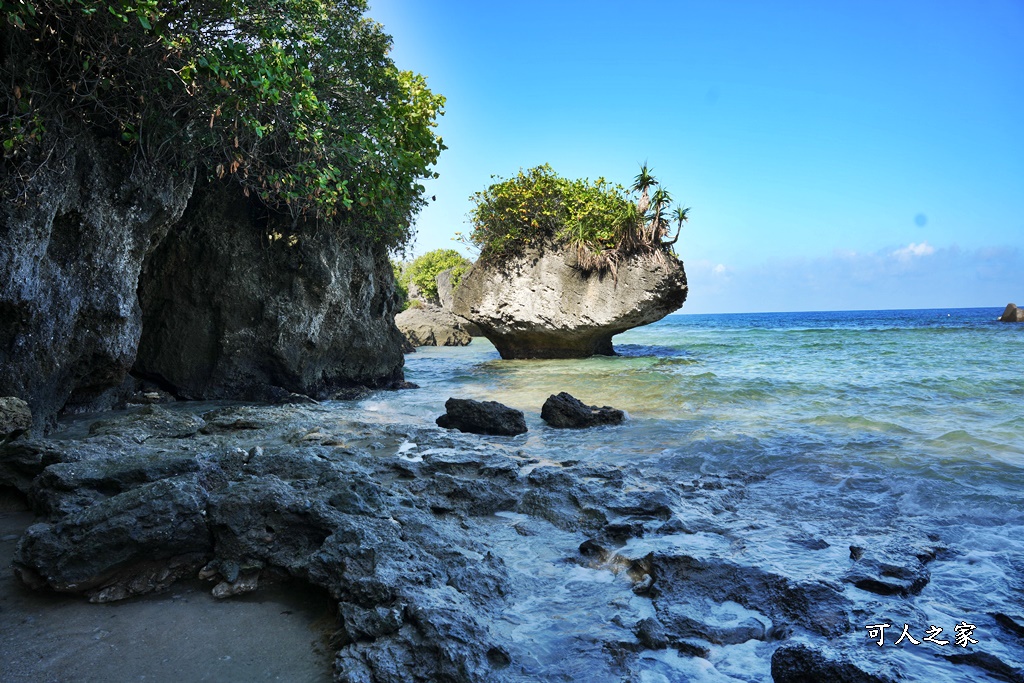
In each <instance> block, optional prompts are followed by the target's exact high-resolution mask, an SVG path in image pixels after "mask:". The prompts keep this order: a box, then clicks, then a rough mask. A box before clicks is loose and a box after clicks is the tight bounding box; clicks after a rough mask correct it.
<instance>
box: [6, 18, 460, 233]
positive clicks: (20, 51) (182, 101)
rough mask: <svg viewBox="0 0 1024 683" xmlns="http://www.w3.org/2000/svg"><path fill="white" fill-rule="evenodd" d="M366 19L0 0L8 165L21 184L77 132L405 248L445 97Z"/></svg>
mask: <svg viewBox="0 0 1024 683" xmlns="http://www.w3.org/2000/svg"><path fill="white" fill-rule="evenodd" d="M365 11H366V3H365V0H265V1H264V2H259V3H252V2H243V1H242V0H190V1H189V2H169V1H165V0H113V1H111V0H105V1H102V0H13V1H10V0H2V1H0V16H2V19H3V24H2V28H0V31H2V32H3V35H2V40H0V49H2V51H3V54H2V58H3V64H2V67H0V71H2V73H0V75H2V76H3V78H4V79H5V81H7V82H9V83H10V84H11V89H10V92H9V93H7V94H6V95H5V100H4V103H3V104H4V109H3V110H2V111H0V117H2V118H0V139H2V144H3V148H4V161H5V166H9V167H12V168H13V167H16V168H17V169H18V170H19V173H20V174H21V176H22V177H23V176H24V175H25V173H30V172H31V171H32V169H33V168H34V166H33V163H35V164H36V166H38V164H41V163H42V161H41V160H45V159H46V158H47V152H48V151H49V149H51V147H48V145H53V144H55V143H56V141H57V139H58V138H59V134H58V133H59V132H60V131H67V130H71V129H73V126H74V125H76V124H84V125H86V126H88V127H90V128H91V129H92V130H93V131H96V132H99V133H101V134H105V135H109V136H111V137H116V138H117V139H119V140H121V141H122V143H123V144H124V145H125V146H127V147H129V148H130V149H131V150H132V151H133V152H134V153H135V155H136V158H137V160H142V161H145V162H147V163H152V164H157V165H166V166H171V165H174V164H178V165H180V164H188V163H195V162H198V163H199V164H200V165H201V166H203V167H205V168H206V170H207V171H208V172H209V173H210V174H211V175H215V176H218V177H222V178H230V179H233V180H235V181H237V182H238V183H240V184H241V185H242V186H243V188H244V191H245V192H246V193H247V194H248V193H253V192H254V193H256V194H257V195H258V196H259V197H260V198H261V199H262V200H263V201H264V202H265V203H266V204H268V205H270V206H274V207H287V208H289V209H290V210H291V211H292V212H293V213H296V214H307V215H309V214H311V215H315V216H317V217H320V218H325V219H330V220H332V221H334V222H335V223H336V224H339V225H340V224H346V225H350V226H356V227H361V228H364V231H365V232H367V233H368V234H370V235H372V236H373V237H374V238H375V239H376V240H378V241H383V242H385V243H387V244H388V245H389V246H392V247H398V246H401V245H402V244H404V242H405V241H406V240H407V239H408V238H409V237H410V231H411V228H410V221H411V218H412V216H413V214H414V213H415V212H416V211H417V210H418V209H419V208H420V207H421V206H422V204H423V198H422V193H423V190H424V188H423V186H422V185H421V184H420V180H421V179H423V178H425V177H428V176H430V175H432V172H431V171H430V167H431V166H432V164H433V163H434V162H435V161H436V159H437V157H438V154H439V153H440V152H441V150H442V149H444V145H443V143H442V141H441V139H440V138H439V137H437V135H436V134H435V132H434V126H435V121H436V119H437V117H438V116H440V115H442V114H443V106H444V98H443V97H441V96H439V95H436V94H434V93H432V92H431V91H430V90H429V89H428V88H427V85H426V81H425V79H424V78H423V77H422V76H420V75H417V74H414V73H412V72H405V71H399V70H398V69H397V68H396V67H395V66H394V64H393V62H392V61H391V59H390V57H389V56H388V52H389V50H390V45H391V39H390V37H389V36H388V35H387V34H385V33H384V32H383V29H382V27H381V26H380V25H379V24H377V23H376V22H374V21H372V20H371V19H369V18H366V17H365V16H364V12H365ZM12 165H13V166H12ZM8 170H9V169H8ZM13 180H17V178H13ZM4 181H12V178H9V177H8V178H4ZM5 184H6V185H8V187H5V188H4V189H5V190H9V189H10V185H11V183H10V182H6V183H5Z"/></svg>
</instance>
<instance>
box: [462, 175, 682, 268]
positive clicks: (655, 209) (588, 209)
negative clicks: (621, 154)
mask: <svg viewBox="0 0 1024 683" xmlns="http://www.w3.org/2000/svg"><path fill="white" fill-rule="evenodd" d="M657 184H658V182H657V180H655V179H654V177H653V176H652V175H651V174H650V171H649V169H648V168H647V166H646V164H645V165H644V166H642V167H641V170H640V174H638V175H637V177H636V180H635V181H634V184H633V186H632V187H631V188H629V189H627V188H625V187H623V186H622V185H617V184H613V183H610V182H608V181H607V180H605V179H604V178H598V179H597V180H596V181H593V182H592V181H590V180H588V179H583V180H570V179H567V178H562V177H561V176H559V175H558V174H557V173H555V171H554V170H553V169H552V168H551V166H549V165H547V164H545V165H543V166H537V167H535V168H531V169H529V170H526V171H522V170H521V171H519V173H518V174H517V175H516V176H515V177H514V178H510V179H508V180H502V179H499V182H496V183H494V184H492V185H491V186H490V187H488V188H487V189H486V190H483V191H481V192H477V193H476V194H474V195H473V196H472V197H471V198H470V199H471V201H472V202H473V203H474V207H473V209H472V211H471V212H470V220H471V222H472V225H473V230H472V232H471V233H470V235H469V241H470V242H472V243H473V244H475V245H476V246H478V247H479V248H480V258H481V259H485V260H492V259H500V258H503V257H508V256H514V255H516V254H518V253H520V252H522V250H523V249H525V248H527V247H529V246H540V245H543V244H548V243H554V244H556V245H558V246H561V247H566V248H569V249H571V250H574V251H575V255H576V262H577V265H578V266H579V267H580V268H581V269H583V270H586V271H591V270H604V269H606V268H607V269H610V270H613V271H614V269H615V263H616V261H617V260H618V259H619V258H621V257H623V256H627V255H629V254H633V253H637V252H659V251H662V250H669V249H671V245H672V244H674V243H675V241H676V239H678V236H679V234H678V232H677V233H676V238H675V239H673V240H671V241H665V240H664V238H665V237H667V235H668V228H669V220H668V218H667V216H668V209H669V205H670V204H671V201H672V200H671V196H670V195H669V193H668V192H667V191H666V190H664V189H662V188H658V189H657V190H656V191H655V192H654V193H653V195H651V194H649V190H650V188H651V187H654V186H655V185H657ZM630 192H640V198H639V199H638V200H637V201H636V202H634V201H632V199H631V197H630ZM688 211H689V209H684V208H677V209H676V210H675V212H674V214H673V218H675V219H676V221H677V223H678V227H679V228H680V229H681V228H682V224H683V222H685V221H686V220H687V218H688V215H687V212H688Z"/></svg>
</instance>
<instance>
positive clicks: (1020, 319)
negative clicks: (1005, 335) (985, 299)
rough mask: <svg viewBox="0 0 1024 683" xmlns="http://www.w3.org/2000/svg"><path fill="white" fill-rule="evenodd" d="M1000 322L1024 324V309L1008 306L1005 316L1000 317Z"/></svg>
mask: <svg viewBox="0 0 1024 683" xmlns="http://www.w3.org/2000/svg"><path fill="white" fill-rule="evenodd" d="M999 322H1004V323H1024V308H1017V304H1006V308H1005V309H1004V310H1003V314H1002V315H1001V316H999Z"/></svg>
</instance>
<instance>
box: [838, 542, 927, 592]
mask: <svg viewBox="0 0 1024 683" xmlns="http://www.w3.org/2000/svg"><path fill="white" fill-rule="evenodd" d="M938 552H939V550H938V549H935V548H931V549H923V548H911V547H903V546H901V545H899V544H893V545H892V546H891V547H878V548H870V549H864V548H860V547H857V546H851V547H850V558H851V559H853V560H854V564H853V566H852V567H851V568H850V570H849V571H848V572H847V574H846V576H845V577H844V578H843V580H844V581H846V582H847V583H852V584H853V585H854V586H856V587H857V588H860V589H861V590H866V591H868V592H871V593H875V594H877V595H898V596H900V597H907V596H908V595H917V594H918V593H920V592H921V591H922V590H923V589H924V587H925V586H926V585H928V581H929V580H930V579H931V573H930V572H929V571H928V568H927V567H926V566H925V564H926V562H928V561H931V560H932V559H933V558H935V557H936V556H937V553H938ZM922 558H923V560H922Z"/></svg>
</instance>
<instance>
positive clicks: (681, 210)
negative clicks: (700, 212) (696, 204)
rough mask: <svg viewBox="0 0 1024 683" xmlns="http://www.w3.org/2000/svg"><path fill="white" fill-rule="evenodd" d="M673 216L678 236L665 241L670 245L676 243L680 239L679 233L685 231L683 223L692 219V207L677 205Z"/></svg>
mask: <svg viewBox="0 0 1024 683" xmlns="http://www.w3.org/2000/svg"><path fill="white" fill-rule="evenodd" d="M672 218H674V219H675V221H676V236H675V237H673V238H672V241H671V242H666V243H665V244H668V245H671V244H675V243H676V241H677V240H678V239H679V233H681V232H682V231H683V223H685V222H686V221H688V220H690V207H688V206H687V207H682V206H677V207H676V208H675V210H674V211H673V212H672Z"/></svg>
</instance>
